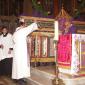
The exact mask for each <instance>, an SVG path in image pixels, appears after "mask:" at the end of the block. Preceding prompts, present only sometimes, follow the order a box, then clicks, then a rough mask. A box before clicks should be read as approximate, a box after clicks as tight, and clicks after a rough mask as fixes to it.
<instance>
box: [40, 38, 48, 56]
mask: <svg viewBox="0 0 85 85" xmlns="http://www.w3.org/2000/svg"><path fill="white" fill-rule="evenodd" d="M47 42H48V38H47V37H42V50H41V51H42V57H47V56H48V52H47V47H48V46H47Z"/></svg>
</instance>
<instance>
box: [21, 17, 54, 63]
mask: <svg viewBox="0 0 85 85" xmlns="http://www.w3.org/2000/svg"><path fill="white" fill-rule="evenodd" d="M21 17H22V18H24V19H25V22H26V23H27V25H29V24H31V23H33V22H34V21H35V20H36V22H37V24H38V27H39V31H35V32H33V33H32V34H31V35H30V36H29V37H28V43H29V44H28V48H29V49H28V51H29V53H30V56H31V62H54V61H55V60H54V56H55V54H54V40H53V39H54V19H48V18H35V17H26V16H21Z"/></svg>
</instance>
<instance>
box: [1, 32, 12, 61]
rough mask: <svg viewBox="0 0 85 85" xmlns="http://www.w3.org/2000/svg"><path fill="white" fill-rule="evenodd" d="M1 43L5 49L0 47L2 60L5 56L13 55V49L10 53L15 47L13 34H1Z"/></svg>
mask: <svg viewBox="0 0 85 85" xmlns="http://www.w3.org/2000/svg"><path fill="white" fill-rule="evenodd" d="M0 45H3V49H2V48H0V61H1V60H3V59H5V58H11V57H13V51H11V54H9V53H8V52H9V49H10V48H13V40H12V34H10V33H8V34H7V36H5V37H4V36H3V35H1V36H0Z"/></svg>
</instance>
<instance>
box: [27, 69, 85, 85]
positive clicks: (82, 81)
mask: <svg viewBox="0 0 85 85" xmlns="http://www.w3.org/2000/svg"><path fill="white" fill-rule="evenodd" d="M43 68H44V69H42V68H40V69H38V68H31V78H28V82H29V83H30V85H55V84H53V79H54V78H55V74H54V73H53V71H54V69H52V68H50V69H48V67H43ZM47 70H48V71H47ZM59 78H61V79H62V80H63V83H64V84H59V85H85V77H78V78H71V77H69V76H68V75H66V74H61V73H60V75H59Z"/></svg>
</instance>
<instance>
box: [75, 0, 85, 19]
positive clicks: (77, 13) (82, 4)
mask: <svg viewBox="0 0 85 85" xmlns="http://www.w3.org/2000/svg"><path fill="white" fill-rule="evenodd" d="M84 8H85V0H81V2H80V4H79V5H78V8H77V9H76V10H75V12H74V18H75V17H78V16H80V14H81V12H82V9H84Z"/></svg>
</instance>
